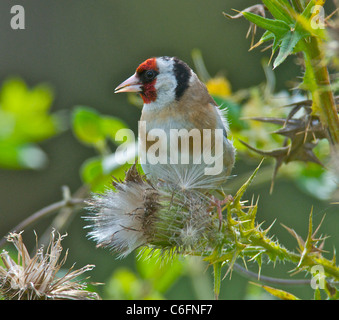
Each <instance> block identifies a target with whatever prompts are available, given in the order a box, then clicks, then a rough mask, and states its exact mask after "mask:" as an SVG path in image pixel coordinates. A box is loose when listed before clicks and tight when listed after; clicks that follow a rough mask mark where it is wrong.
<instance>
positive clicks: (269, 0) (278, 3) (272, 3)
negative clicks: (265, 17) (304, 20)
mask: <svg viewBox="0 0 339 320" xmlns="http://www.w3.org/2000/svg"><path fill="white" fill-rule="evenodd" d="M262 2H263V3H264V5H265V6H266V7H267V9H268V10H269V11H270V12H271V14H272V16H273V17H274V18H276V19H277V20H282V21H284V22H286V23H288V24H294V22H295V21H294V19H293V16H292V15H291V12H290V10H291V9H292V8H291V6H290V4H289V3H288V2H287V1H282V0H262Z"/></svg>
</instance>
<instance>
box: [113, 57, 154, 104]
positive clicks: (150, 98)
mask: <svg viewBox="0 0 339 320" xmlns="http://www.w3.org/2000/svg"><path fill="white" fill-rule="evenodd" d="M158 74H159V69H158V67H157V61H156V58H150V59H147V60H146V61H144V62H143V63H141V64H140V65H139V67H138V68H137V70H136V72H135V74H134V75H133V76H131V77H130V78H128V79H127V80H126V81H124V82H123V83H121V84H120V85H119V86H118V87H117V88H116V89H115V93H120V92H138V93H140V95H141V98H142V99H143V101H144V103H151V102H154V101H155V100H156V99H157V90H156V88H155V83H156V81H157V78H156V77H157V75H158Z"/></svg>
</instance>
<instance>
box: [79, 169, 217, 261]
mask: <svg viewBox="0 0 339 320" xmlns="http://www.w3.org/2000/svg"><path fill="white" fill-rule="evenodd" d="M170 176H171V175H168V180H167V179H166V181H165V180H163V179H161V180H159V182H158V184H157V185H156V186H154V185H153V184H151V182H149V181H148V180H147V179H146V177H144V176H141V175H140V174H139V173H138V171H137V169H136V166H135V165H133V166H132V167H131V168H130V169H129V170H128V171H127V173H126V178H125V180H124V181H119V182H114V186H115V188H116V191H113V190H111V189H110V190H107V191H106V192H105V193H104V194H101V195H98V194H94V195H93V196H92V198H91V199H90V200H89V201H88V204H89V205H90V206H89V208H88V209H89V216H86V217H85V219H86V220H87V221H90V222H91V225H89V226H88V227H89V228H91V231H90V232H89V233H88V235H89V237H90V238H92V239H93V240H94V241H96V242H97V245H98V246H99V247H108V248H110V249H112V250H114V251H116V252H118V253H119V257H125V256H126V255H128V254H129V253H131V252H132V251H133V250H135V249H136V248H138V247H141V246H151V247H153V248H159V249H161V250H162V251H163V252H172V253H173V252H185V250H200V249H201V248H202V247H205V246H207V245H208V241H206V238H210V237H212V238H213V237H214V236H215V233H213V232H212V230H213V229H214V227H215V225H217V223H215V220H216V219H215V217H214V216H213V215H212V214H211V210H210V207H211V200H210V198H209V196H208V195H206V194H203V193H201V192H200V191H198V190H197V189H196V181H195V180H193V181H191V180H190V183H188V182H187V181H186V180H185V181H177V179H176V178H177V177H176V175H175V174H172V177H171V178H170ZM191 186H192V188H191ZM215 229H217V228H215ZM209 240H211V239H209Z"/></svg>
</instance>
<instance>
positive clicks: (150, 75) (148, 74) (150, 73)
mask: <svg viewBox="0 0 339 320" xmlns="http://www.w3.org/2000/svg"><path fill="white" fill-rule="evenodd" d="M154 77H155V72H154V71H153V70H147V71H146V72H145V78H146V79H147V80H153V78H154Z"/></svg>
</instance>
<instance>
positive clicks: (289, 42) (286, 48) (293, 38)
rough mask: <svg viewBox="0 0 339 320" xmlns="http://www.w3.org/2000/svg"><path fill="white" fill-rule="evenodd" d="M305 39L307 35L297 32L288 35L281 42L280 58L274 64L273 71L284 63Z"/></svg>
mask: <svg viewBox="0 0 339 320" xmlns="http://www.w3.org/2000/svg"><path fill="white" fill-rule="evenodd" d="M304 37H305V34H304V33H300V32H298V31H297V30H294V31H291V32H288V33H286V35H285V36H284V37H283V38H282V40H281V43H280V46H279V47H280V49H279V53H278V56H277V57H276V58H275V60H274V62H273V69H275V68H276V67H278V66H279V65H280V64H281V63H283V62H284V61H285V59H286V58H287V57H288V56H289V55H290V54H291V53H293V52H294V48H295V46H296V45H297V43H298V42H299V41H300V40H301V39H302V38H304Z"/></svg>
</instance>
